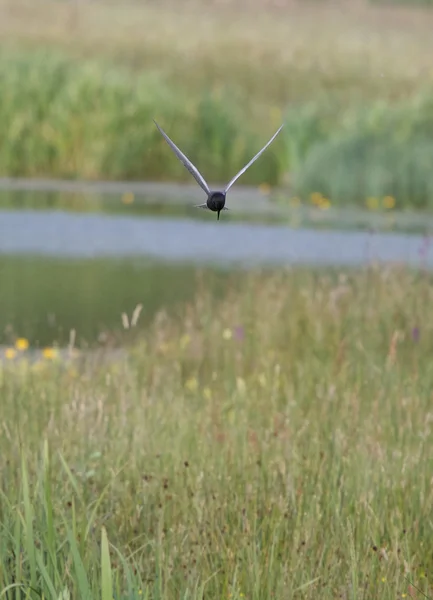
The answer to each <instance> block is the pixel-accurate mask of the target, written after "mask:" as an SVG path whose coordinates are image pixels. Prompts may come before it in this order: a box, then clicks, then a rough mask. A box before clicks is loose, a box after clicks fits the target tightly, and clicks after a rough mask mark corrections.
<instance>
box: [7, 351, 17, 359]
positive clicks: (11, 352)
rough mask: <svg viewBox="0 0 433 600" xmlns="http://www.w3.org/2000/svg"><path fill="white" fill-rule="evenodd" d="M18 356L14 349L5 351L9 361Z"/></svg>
mask: <svg viewBox="0 0 433 600" xmlns="http://www.w3.org/2000/svg"><path fill="white" fill-rule="evenodd" d="M16 355H17V353H16V351H15V350H14V349H13V348H6V350H5V358H7V359H8V360H12V359H13V358H15V356H16Z"/></svg>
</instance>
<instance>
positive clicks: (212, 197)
mask: <svg viewBox="0 0 433 600" xmlns="http://www.w3.org/2000/svg"><path fill="white" fill-rule="evenodd" d="M225 203H226V195H225V192H211V193H210V194H209V196H208V199H207V207H208V209H209V210H213V211H214V212H216V213H218V220H219V218H220V211H222V209H223V208H224V205H225Z"/></svg>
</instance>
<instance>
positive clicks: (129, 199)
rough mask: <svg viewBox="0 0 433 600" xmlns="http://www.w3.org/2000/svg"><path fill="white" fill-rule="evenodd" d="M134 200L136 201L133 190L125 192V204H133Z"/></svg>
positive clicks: (123, 197) (123, 200)
mask: <svg viewBox="0 0 433 600" xmlns="http://www.w3.org/2000/svg"><path fill="white" fill-rule="evenodd" d="M133 202H134V194H133V193H132V192H128V193H126V194H123V196H122V203H123V204H132V203H133Z"/></svg>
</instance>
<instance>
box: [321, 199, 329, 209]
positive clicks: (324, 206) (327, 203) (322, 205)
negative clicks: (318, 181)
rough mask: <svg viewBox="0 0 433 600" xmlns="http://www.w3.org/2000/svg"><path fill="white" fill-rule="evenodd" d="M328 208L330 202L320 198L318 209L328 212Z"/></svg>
mask: <svg viewBox="0 0 433 600" xmlns="http://www.w3.org/2000/svg"><path fill="white" fill-rule="evenodd" d="M330 206H331V202H330V201H329V200H328V199H327V198H322V200H321V202H320V204H319V208H320V209H322V210H328V208H330Z"/></svg>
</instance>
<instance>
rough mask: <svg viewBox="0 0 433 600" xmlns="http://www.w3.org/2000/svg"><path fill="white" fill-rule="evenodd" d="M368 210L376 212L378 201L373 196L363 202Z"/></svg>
mask: <svg viewBox="0 0 433 600" xmlns="http://www.w3.org/2000/svg"><path fill="white" fill-rule="evenodd" d="M365 203H366V205H367V208H368V210H377V209H378V208H379V200H378V199H377V198H375V197H374V196H370V197H369V198H367V200H366V201H365Z"/></svg>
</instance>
